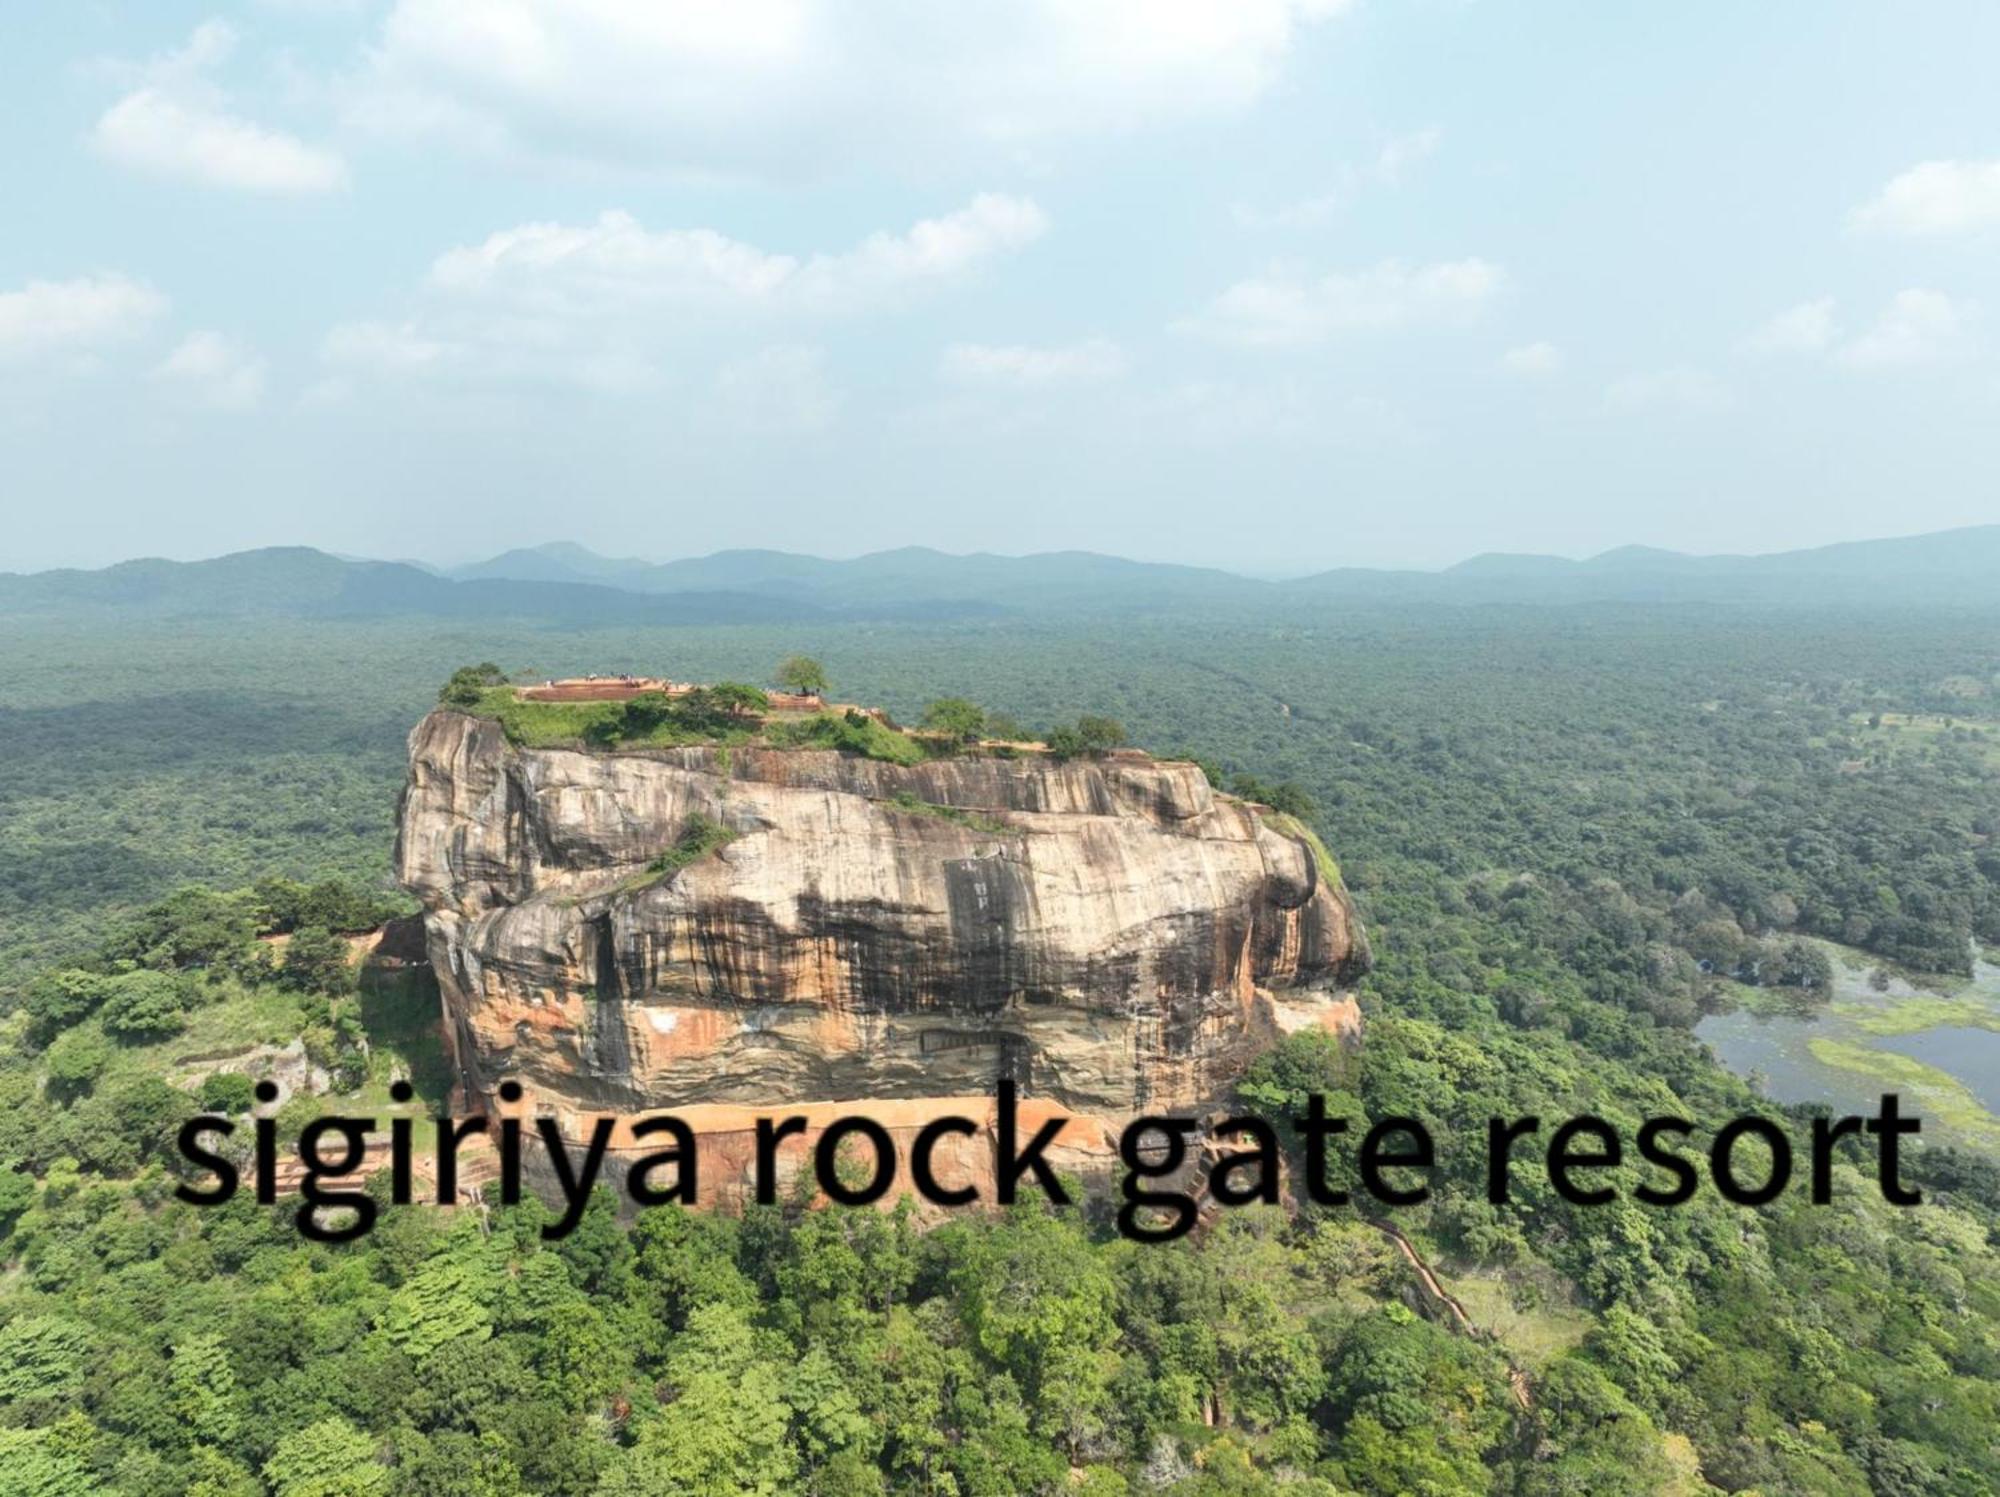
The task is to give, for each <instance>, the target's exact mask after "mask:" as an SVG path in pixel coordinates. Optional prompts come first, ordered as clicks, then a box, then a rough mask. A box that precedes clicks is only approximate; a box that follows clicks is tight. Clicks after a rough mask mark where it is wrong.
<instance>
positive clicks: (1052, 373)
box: [938, 338, 1125, 389]
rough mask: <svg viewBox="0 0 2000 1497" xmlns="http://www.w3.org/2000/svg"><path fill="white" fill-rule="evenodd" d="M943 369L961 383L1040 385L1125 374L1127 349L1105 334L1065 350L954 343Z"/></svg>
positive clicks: (1092, 380)
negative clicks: (1106, 337)
mask: <svg viewBox="0 0 2000 1497" xmlns="http://www.w3.org/2000/svg"><path fill="white" fill-rule="evenodd" d="M938 367H939V370H940V372H941V373H942V374H943V375H944V377H945V378H946V379H949V380H953V381H955V382H957V383H960V384H984V385H1004V386H1011V387H1013V388H1016V389H1039V388H1042V387H1045V386H1049V385H1078V384H1091V383H1095V382H1097V381H1100V380H1106V379H1113V378H1116V377H1117V376H1118V375H1120V374H1123V373H1124V372H1125V352H1124V350H1123V349H1121V348H1119V346H1118V345H1117V344H1116V343H1113V342H1111V341H1110V340H1108V339H1105V338H1090V339H1086V340H1085V341H1084V342H1082V343H1072V344H1069V345H1068V346H1066V347H1059V348H1035V347H1029V346H1026V345H1023V344H991V343H954V344H952V345H951V346H950V347H949V348H947V349H946V350H945V351H944V354H943V356H942V357H941V358H940V360H939V363H938Z"/></svg>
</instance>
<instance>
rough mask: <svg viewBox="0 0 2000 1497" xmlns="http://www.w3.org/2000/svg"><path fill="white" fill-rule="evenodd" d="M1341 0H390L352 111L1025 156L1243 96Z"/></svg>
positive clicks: (732, 145) (783, 143)
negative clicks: (1081, 136) (1022, 150)
mask: <svg viewBox="0 0 2000 1497" xmlns="http://www.w3.org/2000/svg"><path fill="white" fill-rule="evenodd" d="M1344 4H1345V0H965V3H962V4H957V5H953V6H949V7H934V6H919V5H911V4H886V5H885V4H881V3H879V0H734V3H726V4H725V3H716V0H710V3H702V4H671V5H669V4H661V3H658V0H590V3H587V4H579V3H576V0H396V3H395V5H394V6H393V7H392V8H391V9H390V11H389V13H388V15H387V16H386V17H385V18H384V20H383V23H382V27H381V31H380V33H379V35H378V36H377V38H376V41H375V44H374V46H373V47H372V48H371V49H370V53H369V64H368V68H367V71H366V75H365V78H364V79H363V81H362V83H361V84H360V86H359V87H358V88H357V90H356V92H355V94H354V96H353V98H352V100H351V103H350V113H351V115H352V117H353V119H354V120H355V121H356V122H357V123H359V124H361V125H363V126H365V127H369V128H373V129H378V130H382V131H385V132H388V133H392V134H398V135H402V134H409V133H413V132H416V133H433V134H435V133H443V134H446V135H449V136H452V137H455V138H457V139H458V140H460V141H463V142H467V143H472V144H476V145H479V146H482V147H485V148H489V149H494V150H500V151H509V152H517V151H518V152H528V153H532V154H537V155H553V156H563V157H584V158H589V159H596V160H608V161H611V162H614V163H618V164H625V165H642V166H653V167H669V168H680V169H687V170H694V171H723V172H728V171H743V170H748V171H777V172H781V173H782V172H790V171H795V170H798V169H800V168H801V167H804V168H808V169H810V168H812V167H815V166H819V165H823V164H825V163H827V162H829V161H834V160H840V159H845V158H847V157H850V156H852V155H854V154H857V153H874V154H880V155H885V156H890V157H892V158H894V159H896V160H898V161H900V162H907V161H908V160H909V159H910V155H911V152H912V150H913V149H924V150H939V149H951V148H953V147H955V146H956V147H963V146H967V145H971V146H986V147H994V146H997V147H1000V148H1003V149H1014V148H1019V147H1024V146H1025V147H1030V148H1032V147H1035V146H1037V145H1040V144H1043V143H1046V142H1049V141H1052V140H1056V139H1060V138H1063V137H1065V136H1069V135H1073V134H1076V133H1078V132H1088V131H1124V130H1129V129H1133V128H1137V127H1141V126H1144V125H1147V124H1149V123H1152V122H1154V121H1157V120H1162V119H1172V118H1178V117H1185V116H1188V115H1199V114H1204V113H1208V112H1212V111H1216V110H1226V109H1230V108H1235V107H1240V106H1242V105H1244V104H1247V103H1249V102H1250V101H1252V100H1254V99H1255V98H1257V97H1258V96H1259V95H1261V94H1262V93H1264V92H1265V90H1266V89H1268V88H1269V87H1270V86H1271V84H1272V83H1273V81H1274V80H1275V79H1276V78H1277V76H1278V74H1279V72H1280V70H1281V68H1282V66H1283V63H1284V60H1285V57H1286V55H1287V53H1288V52H1289V51H1290V50H1291V48H1292V46H1293V44H1294V43H1295V41H1296V40H1297V38H1298V37H1299V35H1300V34H1301V33H1302V32H1303V31H1304V30H1306V29H1307V28H1309V27H1310V26H1312V25H1314V24H1316V23H1318V22H1320V21H1323V20H1324V19H1326V18H1327V17H1328V16H1330V15H1332V14H1334V13H1335V12H1337V11H1339V10H1341V9H1343V8H1344Z"/></svg>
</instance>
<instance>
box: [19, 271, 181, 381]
mask: <svg viewBox="0 0 2000 1497" xmlns="http://www.w3.org/2000/svg"><path fill="white" fill-rule="evenodd" d="M166 310H167V299H166V298H165V297H164V296H162V295H161V294H160V293H159V292H157V291H155V290H153V288H152V287H150V286H148V285H146V284H144V283H143V282H140V281H135V280H132V279H130V278H129V277H126V276H122V275H97V276H83V277H79V278H78V279H76V280H70V281H30V282H28V284H27V285H26V286H24V287H22V288H21V289H20V290H19V291H6V292H0V361H6V360H20V359H29V358H34V357H37V356H39V355H45V354H49V355H74V354H88V353H92V352H95V351H96V350H98V349H101V348H104V347H106V346H108V345H111V344H116V343H122V342H126V341H129V340H130V339H133V338H136V337H137V336H139V335H140V334H141V333H143V332H145V331H146V329H147V328H149V327H150V326H152V324H153V323H154V322H155V321H157V320H158V319H159V318H160V316H161V315H162V314H164V313H165V312H166Z"/></svg>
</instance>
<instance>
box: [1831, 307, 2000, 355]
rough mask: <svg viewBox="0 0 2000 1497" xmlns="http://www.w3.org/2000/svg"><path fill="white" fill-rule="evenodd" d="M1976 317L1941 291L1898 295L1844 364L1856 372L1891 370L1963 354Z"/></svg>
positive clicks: (1844, 350)
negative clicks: (1966, 339)
mask: <svg viewBox="0 0 2000 1497" xmlns="http://www.w3.org/2000/svg"><path fill="white" fill-rule="evenodd" d="M1971 315H1972V314H1971V309H1970V308H1969V307H1967V306H1966V305H1965V304H1963V303H1961V302H1954V301H1953V300H1952V299H1951V298H1950V297H1948V296H1946V295H1945V294H1944V293H1943V292H1941V291H1926V290H1922V289H1920V288H1916V287H1912V288H1911V289H1909V290H1905V291H1898V292H1897V293H1896V294H1895V295H1894V296H1892V297H1890V298H1889V304H1888V305H1887V306H1886V307H1884V308H1883V309H1882V315H1881V316H1880V317H1878V318H1877V319H1876V320H1875V325H1874V326H1873V327H1871V328H1869V329H1868V331H1867V332H1865V333H1863V334H1861V336H1860V337H1858V338H1855V339H1854V340H1853V341H1852V342H1850V343H1848V344H1847V345H1846V346H1845V347H1844V348H1842V349H1841V350H1840V354H1839V358H1840V362H1841V363H1843V364H1845V365H1847V366H1848V367H1849V368H1850V369H1886V368H1903V367H1907V366H1909V365H1912V364H1925V363H1930V362H1932V361H1934V360H1937V359H1941V358H1945V357H1948V356H1949V355H1951V354H1953V353H1956V352H1958V351H1959V350H1960V349H1961V348H1962V346H1963V344H1964V341H1965V333H1966V328H1967V324H1968V323H1969V322H1970V321H1971Z"/></svg>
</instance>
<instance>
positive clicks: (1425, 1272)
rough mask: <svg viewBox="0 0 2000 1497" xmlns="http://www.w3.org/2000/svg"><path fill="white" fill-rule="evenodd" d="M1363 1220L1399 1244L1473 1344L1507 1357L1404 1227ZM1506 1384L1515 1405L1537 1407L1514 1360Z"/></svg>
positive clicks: (1429, 1291) (1429, 1296)
mask: <svg viewBox="0 0 2000 1497" xmlns="http://www.w3.org/2000/svg"><path fill="white" fill-rule="evenodd" d="M1362 1220H1363V1221H1365V1222H1367V1223H1368V1225H1369V1226H1371V1227H1373V1228H1374V1229H1375V1230H1376V1231H1378V1232H1380V1233H1381V1234H1382V1235H1383V1236H1384V1237H1387V1238H1388V1239H1389V1240H1390V1241H1391V1242H1393V1243H1395V1244H1396V1247H1397V1250H1398V1251H1400V1252H1401V1253H1402V1255H1403V1258H1404V1261H1406V1262H1407V1263H1408V1264H1409V1265H1410V1267H1411V1268H1413V1269H1415V1270H1416V1274H1417V1282H1418V1283H1419V1284H1421V1285H1422V1286H1423V1290H1424V1294H1425V1296H1426V1298H1427V1299H1428V1300H1429V1301H1430V1302H1431V1303H1432V1304H1434V1305H1441V1306H1443V1308H1444V1310H1445V1313H1446V1314H1448V1315H1449V1316H1450V1317H1451V1321H1452V1324H1453V1325H1454V1326H1455V1327H1456V1328H1457V1330H1458V1333H1459V1334H1460V1335H1461V1336H1469V1337H1470V1338H1472V1339H1473V1340H1474V1341H1485V1342H1488V1343H1489V1344H1491V1345H1493V1346H1495V1347H1498V1348H1499V1349H1500V1351H1501V1354H1502V1355H1503V1356H1504V1355H1505V1354H1506V1348H1505V1347H1504V1346H1502V1345H1501V1343H1500V1340H1499V1338H1498V1337H1497V1336H1494V1335H1493V1334H1492V1333H1490V1332H1488V1331H1483V1330H1481V1329H1480V1328H1479V1327H1478V1326H1477V1325H1475V1324H1474V1323H1473V1319H1472V1316H1471V1315H1470V1314H1468V1313H1467V1312H1466V1308H1465V1306H1464V1305H1463V1304H1462V1303H1460V1301H1459V1299H1458V1296H1457V1295H1455V1294H1453V1293H1452V1292H1451V1291H1450V1290H1448V1289H1446V1288H1445V1287H1444V1282H1443V1280H1441V1279H1439V1278H1438V1276H1437V1275H1436V1274H1435V1273H1433V1272H1432V1271H1431V1266H1430V1264H1428V1263H1426V1262H1424V1258H1423V1254H1421V1253H1419V1252H1418V1251H1417V1249H1416V1247H1415V1245H1414V1244H1413V1243H1411V1241H1410V1239H1409V1238H1407V1237H1405V1236H1404V1235H1403V1232H1402V1229H1401V1228H1399V1227H1393V1226H1391V1225H1390V1224H1389V1223H1388V1222H1385V1221H1378V1220H1376V1219H1375V1218H1373V1217H1363V1218H1362ZM1507 1383H1508V1386H1509V1387H1511V1388H1512V1389H1513V1390H1514V1402H1515V1403H1517V1404H1519V1405H1520V1407H1521V1410H1522V1412H1523V1413H1526V1412H1527V1411H1529V1410H1531V1409H1533V1408H1534V1406H1535V1396H1534V1390H1533V1388H1532V1387H1531V1386H1530V1385H1529V1382H1528V1375H1527V1373H1525V1372H1523V1371H1522V1370H1521V1369H1520V1368H1519V1367H1517V1366H1516V1365H1515V1364H1514V1361H1513V1359H1512V1358H1511V1357H1509V1358H1508V1359H1507Z"/></svg>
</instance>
